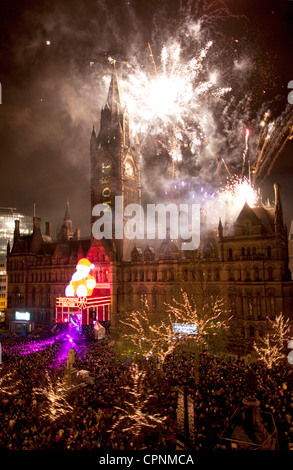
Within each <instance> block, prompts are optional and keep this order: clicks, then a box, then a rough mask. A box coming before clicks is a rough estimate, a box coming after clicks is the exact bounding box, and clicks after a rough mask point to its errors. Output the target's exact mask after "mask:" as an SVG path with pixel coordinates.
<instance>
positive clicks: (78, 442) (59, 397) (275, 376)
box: [0, 336, 293, 450]
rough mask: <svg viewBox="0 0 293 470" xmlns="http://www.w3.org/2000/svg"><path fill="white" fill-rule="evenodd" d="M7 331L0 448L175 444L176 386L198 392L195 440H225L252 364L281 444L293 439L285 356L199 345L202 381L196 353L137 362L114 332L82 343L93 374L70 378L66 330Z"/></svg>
mask: <svg viewBox="0 0 293 470" xmlns="http://www.w3.org/2000/svg"><path fill="white" fill-rule="evenodd" d="M0 341H1V344H2V354H3V363H2V365H1V366H0V367H1V369H0V402H1V411H0V448H1V449H10V450H81V449H84V450H98V449H103V450H123V449H125V450H129V449H130V450H132V449H133V450H134V449H150V450H158V449H161V450H175V449H176V438H177V437H178V435H177V418H176V411H177V397H178V387H181V388H182V387H183V388H184V389H185V390H186V391H187V394H188V395H189V396H190V397H192V398H193V402H194V436H195V439H194V442H193V445H194V449H199V450H201V449H203V450H217V449H226V448H227V445H226V443H225V442H224V441H223V440H222V439H221V435H222V432H223V430H224V428H225V426H226V425H227V423H228V421H229V419H230V418H231V416H232V415H233V413H234V412H235V411H236V409H237V408H238V407H239V406H240V405H241V403H242V400H243V398H244V397H245V396H246V395H247V393H248V385H247V380H246V374H247V372H248V371H249V370H253V371H254V373H255V376H256V384H257V385H256V390H255V395H256V397H257V398H258V399H259V400H260V408H261V410H262V411H263V412H269V413H270V414H271V415H272V416H273V417H274V420H275V423H276V426H277V430H278V441H279V448H280V449H284V450H288V449H291V448H292V447H293V422H292V417H293V368H292V366H290V364H288V363H287V364H286V363H285V362H284V363H282V364H280V365H278V366H276V367H274V369H272V370H271V371H268V370H266V369H265V366H264V365H262V364H261V363H259V362H255V363H253V364H251V365H249V366H248V365H247V364H246V363H245V362H244V361H241V360H227V359H226V358H220V357H213V356H211V355H209V354H207V353H202V354H201V355H200V366H199V381H198V383H195V380H194V377H193V374H191V370H192V368H193V366H194V364H193V361H194V359H193V358H192V357H191V356H186V357H185V356H184V355H174V356H172V357H171V356H170V357H169V358H167V360H166V362H165V364H164V369H163V370H161V369H160V368H158V367H156V366H155V364H154V363H151V362H150V361H145V362H143V363H140V364H139V368H138V370H137V369H135V368H134V367H133V363H132V362H131V361H130V360H129V359H128V360H126V361H125V360H124V361H121V360H120V359H119V358H118V357H117V355H116V354H115V352H114V350H113V348H112V346H111V344H109V343H108V342H107V341H101V342H90V343H80V344H78V345H76V348H75V363H74V367H75V368H76V370H80V369H83V370H87V371H89V372H90V375H91V377H92V378H93V380H92V381H91V382H88V383H87V384H83V386H73V385H72V384H71V386H69V384H68V381H67V375H66V374H67V369H66V360H64V355H63V356H60V354H59V353H60V352H61V351H62V349H64V339H57V340H55V341H54V340H52V338H48V339H47V340H45V342H44V343H42V341H44V340H39V341H36V340H32V339H28V338H24V337H22V338H18V337H9V336H7V337H0ZM41 345H42V347H40V346H41ZM27 351H29V353H27ZM63 352H64V351H63ZM60 357H61V359H60ZM142 416H143V419H142Z"/></svg>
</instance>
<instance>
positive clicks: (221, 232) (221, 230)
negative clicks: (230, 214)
mask: <svg viewBox="0 0 293 470" xmlns="http://www.w3.org/2000/svg"><path fill="white" fill-rule="evenodd" d="M218 234H219V237H222V236H223V225H222V220H221V217H220V218H219V225H218Z"/></svg>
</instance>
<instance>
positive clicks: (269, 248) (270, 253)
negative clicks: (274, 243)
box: [267, 246, 272, 258]
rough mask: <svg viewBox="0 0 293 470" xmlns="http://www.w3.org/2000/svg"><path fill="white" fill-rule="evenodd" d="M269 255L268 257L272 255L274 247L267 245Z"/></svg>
mask: <svg viewBox="0 0 293 470" xmlns="http://www.w3.org/2000/svg"><path fill="white" fill-rule="evenodd" d="M267 257H268V258H271V257H272V248H271V247H270V246H268V247H267Z"/></svg>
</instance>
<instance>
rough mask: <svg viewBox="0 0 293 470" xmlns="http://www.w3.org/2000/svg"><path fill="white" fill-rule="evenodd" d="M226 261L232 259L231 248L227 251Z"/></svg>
mask: <svg viewBox="0 0 293 470" xmlns="http://www.w3.org/2000/svg"><path fill="white" fill-rule="evenodd" d="M228 259H233V250H232V248H229V250H228Z"/></svg>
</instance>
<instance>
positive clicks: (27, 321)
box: [9, 312, 34, 335]
mask: <svg viewBox="0 0 293 470" xmlns="http://www.w3.org/2000/svg"><path fill="white" fill-rule="evenodd" d="M33 329H34V322H33V321H32V320H31V313H30V312H15V314H14V320H11V321H10V322H9V332H10V333H14V334H18V335H27V334H29V333H31V332H32V331H33Z"/></svg>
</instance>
